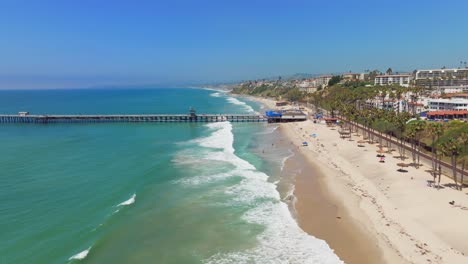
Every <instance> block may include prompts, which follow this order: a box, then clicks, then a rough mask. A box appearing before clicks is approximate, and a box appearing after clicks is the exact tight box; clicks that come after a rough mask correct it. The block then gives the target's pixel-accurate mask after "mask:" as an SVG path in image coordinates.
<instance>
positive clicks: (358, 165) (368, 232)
mask: <svg viewBox="0 0 468 264" xmlns="http://www.w3.org/2000/svg"><path fill="white" fill-rule="evenodd" d="M246 97H247V98H248V99H250V100H254V101H257V102H259V103H261V104H263V105H264V106H266V107H269V108H275V106H274V102H273V101H272V100H270V99H264V98H258V97H252V96H246ZM279 125H280V132H281V133H282V134H283V135H284V137H285V138H287V139H288V140H290V141H291V142H293V143H294V145H295V147H296V148H297V153H298V154H300V157H299V156H296V157H295V158H292V159H290V160H288V162H287V163H289V162H291V163H294V161H291V160H296V161H299V162H300V163H302V164H306V165H302V166H304V167H305V168H306V170H308V171H309V173H302V174H298V175H296V177H295V180H294V186H295V187H294V195H295V197H296V202H295V203H294V205H295V212H292V214H293V215H295V216H296V220H297V222H298V224H299V226H300V227H301V228H302V229H303V230H304V231H305V232H307V233H309V234H311V235H313V236H315V237H317V238H320V239H323V240H325V241H326V242H327V243H328V244H329V245H330V247H331V248H332V249H333V250H335V252H336V254H337V255H338V256H339V257H340V259H342V260H344V261H345V262H346V263H468V258H467V257H465V255H468V243H467V242H466V237H468V230H467V229H466V228H464V227H465V224H466V223H467V222H468V201H467V199H466V194H467V191H466V190H464V191H463V192H459V191H456V190H453V189H450V188H445V189H443V190H440V191H437V190H435V189H433V188H429V187H427V184H426V181H427V180H428V179H429V178H430V175H428V174H427V173H426V172H424V169H419V170H417V169H415V168H410V169H408V170H409V172H408V173H405V174H401V173H398V172H396V170H397V169H398V166H397V165H396V164H397V163H398V162H399V160H397V159H395V158H392V157H387V160H386V162H385V163H383V164H381V163H378V161H377V159H376V158H375V155H376V150H377V147H376V146H375V145H372V144H366V146H365V147H364V148H359V147H357V143H356V141H357V140H359V139H358V137H356V136H353V140H352V141H349V140H343V139H340V137H339V135H338V132H337V129H331V128H329V127H326V125H324V124H314V123H313V122H311V120H307V121H305V122H300V123H284V124H279ZM310 133H317V135H318V136H317V138H316V139H313V138H310V137H309V136H308V135H309V134H310ZM302 141H308V142H310V143H309V146H308V147H301V146H300V145H301V143H302ZM389 156H391V155H389ZM301 159H303V160H302V161H300V160H301ZM291 166H298V165H297V164H296V165H291ZM424 166H426V167H428V166H427V165H424ZM424 166H423V168H424ZM285 170H287V169H285ZM310 171H313V174H311V173H310ZM286 174H287V173H286ZM311 176H312V177H311ZM284 177H287V175H284ZM443 181H444V183H450V179H447V178H446V179H443ZM451 200H454V201H457V204H456V205H455V206H450V205H448V204H447V203H448V201H451ZM464 208H466V209H464ZM338 217H339V218H338ZM327 219H328V220H327ZM363 255H364V256H363ZM368 256H369V257H368ZM372 259H374V260H372Z"/></svg>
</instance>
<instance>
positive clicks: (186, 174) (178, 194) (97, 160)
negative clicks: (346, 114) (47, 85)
mask: <svg viewBox="0 0 468 264" xmlns="http://www.w3.org/2000/svg"><path fill="white" fill-rule="evenodd" d="M189 107H195V108H196V110H197V112H198V113H254V112H255V111H258V112H260V111H263V109H261V108H260V106H259V105H257V104H256V103H253V102H249V101H245V99H241V98H234V97H232V96H230V95H228V94H225V93H223V92H217V91H212V90H203V89H146V90H136V89H118V90H44V91H0V113H16V112H18V111H29V112H31V113H35V114H39V113H56V114H72V113H75V114H78V113H82V114H91V113H92V114H96V113H102V114H113V113H186V112H187V111H188V108H189ZM274 133H275V126H274V125H268V124H255V123H232V124H231V123H227V122H225V123H211V124H206V123H170V124H169V123H168V124H158V123H137V124H135V123H132V124H130V123H119V124H50V125H32V124H24V125H21V124H0V139H1V145H0V201H1V202H0V263H337V262H339V260H338V258H337V256H336V255H334V254H333V252H332V251H331V250H330V249H329V247H328V245H327V244H326V243H325V242H323V241H321V240H318V239H316V238H314V237H312V236H309V235H307V234H305V233H304V232H303V231H302V230H300V229H299V227H298V226H297V224H296V222H295V221H294V219H293V218H292V217H291V214H290V212H289V210H288V206H287V205H286V204H285V203H284V202H282V197H284V196H285V195H286V194H285V193H280V192H279V191H278V186H277V184H278V182H279V180H280V179H279V176H278V175H279V173H278V172H279V171H280V170H281V166H282V162H283V161H284V160H285V158H286V157H287V156H289V155H290V152H288V151H287V150H278V153H275V155H274V156H273V158H271V157H270V158H269V159H265V158H262V157H261V152H262V151H261V150H262V149H263V148H264V147H265V146H266V145H268V144H270V141H269V138H271V137H272V136H274ZM284 192H286V191H284Z"/></svg>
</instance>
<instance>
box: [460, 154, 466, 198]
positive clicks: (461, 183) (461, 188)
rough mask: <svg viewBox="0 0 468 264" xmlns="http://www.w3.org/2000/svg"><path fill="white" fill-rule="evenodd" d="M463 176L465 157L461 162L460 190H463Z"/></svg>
mask: <svg viewBox="0 0 468 264" xmlns="http://www.w3.org/2000/svg"><path fill="white" fill-rule="evenodd" d="M463 176H465V159H463V163H462V173H461V179H460V191H462V190H463Z"/></svg>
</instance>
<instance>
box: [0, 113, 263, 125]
mask: <svg viewBox="0 0 468 264" xmlns="http://www.w3.org/2000/svg"><path fill="white" fill-rule="evenodd" d="M225 121H229V122H265V121H268V120H267V118H266V117H264V116H262V115H234V114H232V115H231V114H220V115H196V116H190V115H26V116H22V115H0V123H31V124H50V123H133V122H135V123H136V122H162V123H165V122H225Z"/></svg>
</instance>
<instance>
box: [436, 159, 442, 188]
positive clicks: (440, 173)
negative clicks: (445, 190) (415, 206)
mask: <svg viewBox="0 0 468 264" xmlns="http://www.w3.org/2000/svg"><path fill="white" fill-rule="evenodd" d="M441 175H442V167H441V166H440V163H439V180H438V183H437V185H438V188H437V189H438V190H440V176H441Z"/></svg>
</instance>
